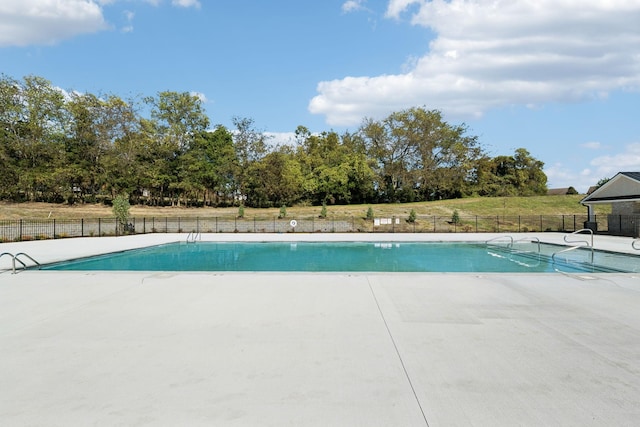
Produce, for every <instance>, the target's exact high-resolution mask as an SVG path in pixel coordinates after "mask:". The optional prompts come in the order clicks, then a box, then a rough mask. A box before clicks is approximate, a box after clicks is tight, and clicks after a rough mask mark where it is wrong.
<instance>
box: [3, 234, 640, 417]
mask: <svg viewBox="0 0 640 427" xmlns="http://www.w3.org/2000/svg"><path fill="white" fill-rule="evenodd" d="M519 236H520V235H519ZM522 236H524V235H522ZM537 236H538V237H540V239H541V240H543V241H548V242H551V243H558V244H562V243H563V237H564V234H560V233H543V234H538V235H537ZM492 237H494V236H492V235H487V234H481V235H471V234H457V235H449V234H447V235H404V234H390V235H382V234H366V235H354V234H348V235H334V234H321V235H316V234H309V235H303V234H297V233H296V234H282V235H271V234H269V235H251V234H249V235H240V234H233V235H230V234H226V235H218V234H214V235H203V240H209V239H217V240H222V241H231V240H233V241H238V240H275V239H280V240H294V239H296V240H311V239H321V240H352V239H359V240H361V239H366V240H372V241H407V240H414V239H418V240H452V239H458V240H465V241H485V240H487V239H490V238H492ZM184 239H186V235H184V234H180V235H164V234H154V235H144V236H131V237H118V238H86V239H66V240H51V241H37V242H22V243H5V244H0V253H2V252H10V253H16V252H26V253H28V254H29V255H31V256H33V257H34V258H35V259H37V260H38V261H40V262H43V263H45V262H53V261H59V260H62V259H69V258H75V257H79V256H87V255H93V254H97V253H104V252H113V251H118V250H124V249H131V248H135V247H142V246H149V245H152V244H159V243H164V242H169V241H184ZM594 240H595V247H596V248H599V249H605V250H612V251H626V252H630V253H638V251H634V250H633V249H632V248H631V242H632V239H630V238H627V239H625V238H615V237H607V236H595V238H594ZM6 258H7V257H5V260H4V261H3V262H6ZM639 262H640V261H639ZM0 268H6V265H5V266H4V267H3V266H2V265H0ZM167 270H170V266H168V267H167ZM638 307H640V273H637V274H636V273H629V274H617V273H616V274H591V273H589V274H574V275H567V274H560V273H546V274H526V273H523V274H486V273H464V274H460V273H455V274H453V273H220V272H217V273H172V272H162V273H158V272H155V273H154V272H139V273H132V272H62V271H56V272H54V271H37V270H28V271H22V272H19V273H18V274H11V272H10V271H5V272H3V273H0V384H1V386H0V424H2V425H46V426H55V425H59V426H74V425H88V424H90V425H105V426H111V425H128V426H129V425H154V426H155V425H189V426H198V425H203V426H205V425H206V426H217V425H221V426H255V425H260V426H262V425H267V426H283V425H291V426H307V425H312V426H313V425H318V426H331V425H335V426H354V425H362V426H427V425H428V426H431V427H433V426H458V425H459V426H467V425H473V426H503V425H504V426H512V425H536V426H538V425H563V426H564V425H576V426H578V425H580V426H584V425H593V426H595V425H598V426H600V425H616V426H625V425H628V426H631V425H636V424H637V420H638V419H640V310H639V309H638Z"/></svg>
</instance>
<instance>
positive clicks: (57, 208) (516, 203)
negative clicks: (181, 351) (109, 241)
mask: <svg viewBox="0 0 640 427" xmlns="http://www.w3.org/2000/svg"><path fill="white" fill-rule="evenodd" d="M583 197H584V196H583V195H567V196H535V197H475V198H464V199H454V200H441V201H434V202H420V203H403V204H379V205H337V206H332V205H330V206H328V207H327V214H328V216H329V217H364V216H366V213H367V210H368V208H369V207H371V208H372V209H373V211H374V215H375V216H376V217H381V216H382V217H385V216H387V217H392V216H395V217H408V216H409V213H410V212H411V210H412V209H413V210H415V212H416V214H417V215H418V216H451V215H452V214H453V212H454V211H456V210H457V211H458V214H459V215H460V216H461V217H465V216H497V215H499V216H519V215H521V216H531V215H585V214H586V212H587V208H586V207H584V206H582V205H581V204H580V200H582V198H583ZM610 209H611V208H610V206H609V205H603V206H601V207H599V208H598V209H597V210H596V214H598V215H602V214H607V213H609V212H610ZM286 210H287V217H294V216H314V215H319V214H320V210H321V207H320V206H292V207H287V208H286ZM279 212H280V208H269V209H254V208H245V212H244V214H245V217H246V218H251V217H254V216H259V217H276V216H278V214H279ZM130 214H131V216H132V217H185V218H187V217H200V218H207V217H233V216H236V215H237V214H238V208H237V207H231V208H185V207H176V206H174V207H152V206H132V207H131V210H130ZM111 217H113V213H112V211H111V207H110V206H106V205H103V204H78V205H66V204H48V203H6V202H0V220H2V219H5V220H6V219H44V218H55V219H77V218H111Z"/></svg>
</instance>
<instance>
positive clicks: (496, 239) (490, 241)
mask: <svg viewBox="0 0 640 427" xmlns="http://www.w3.org/2000/svg"><path fill="white" fill-rule="evenodd" d="M500 239H509V244H508V245H507V246H508V247H512V246H513V236H509V235H506V236H498V237H494V238H493V239H489V240H487V241H486V242H485V244H487V245H488V244H489V243H492V242H494V241H498V240H500Z"/></svg>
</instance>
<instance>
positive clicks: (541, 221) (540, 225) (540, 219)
mask: <svg viewBox="0 0 640 427" xmlns="http://www.w3.org/2000/svg"><path fill="white" fill-rule="evenodd" d="M540 232H541V233H542V215H540Z"/></svg>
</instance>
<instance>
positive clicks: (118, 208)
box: [112, 194, 131, 231]
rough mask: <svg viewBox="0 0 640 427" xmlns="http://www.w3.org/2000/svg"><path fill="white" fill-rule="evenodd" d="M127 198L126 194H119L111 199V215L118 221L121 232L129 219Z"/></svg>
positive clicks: (129, 206)
mask: <svg viewBox="0 0 640 427" xmlns="http://www.w3.org/2000/svg"><path fill="white" fill-rule="evenodd" d="M130 208H131V205H130V204H129V196H128V195H127V194H119V195H117V196H116V197H115V198H114V199H113V204H112V210H113V215H114V216H115V217H116V220H118V224H119V228H120V230H121V231H123V230H124V229H125V227H126V225H127V221H128V219H129V209H130Z"/></svg>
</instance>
